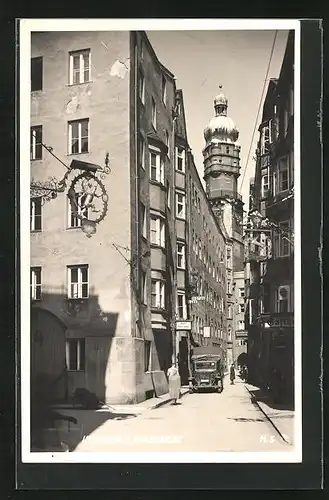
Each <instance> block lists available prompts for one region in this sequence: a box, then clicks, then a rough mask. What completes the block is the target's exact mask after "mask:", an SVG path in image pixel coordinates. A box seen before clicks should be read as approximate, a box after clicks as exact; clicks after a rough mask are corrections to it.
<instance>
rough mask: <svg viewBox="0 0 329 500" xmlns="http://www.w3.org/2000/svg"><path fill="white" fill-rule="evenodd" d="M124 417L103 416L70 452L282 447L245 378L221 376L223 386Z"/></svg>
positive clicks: (263, 449)
mask: <svg viewBox="0 0 329 500" xmlns="http://www.w3.org/2000/svg"><path fill="white" fill-rule="evenodd" d="M128 412H129V407H128V408H127V418H124V415H122V418H110V417H109V418H106V416H105V413H103V415H102V416H103V419H102V420H101V421H100V425H99V426H98V427H95V428H94V429H93V430H92V431H91V432H90V433H89V434H88V435H87V436H86V437H85V439H83V440H82V441H80V443H79V444H78V445H77V446H76V447H75V449H74V450H73V452H93V451H94V452H95V451H97V452H164V451H166V452H224V451H231V452H266V451H267V452H284V451H291V446H290V445H289V444H287V443H286V442H284V440H283V439H282V437H281V436H280V434H279V433H278V432H276V430H275V428H274V427H273V425H272V424H271V423H270V421H269V420H268V419H267V418H266V416H265V415H264V414H263V413H262V411H261V410H260V409H259V407H258V406H257V405H254V404H253V403H252V401H251V396H250V393H249V391H248V390H247V388H246V387H245V384H244V383H243V382H242V381H241V380H240V379H239V378H238V379H237V380H236V383H235V384H234V385H230V383H229V381H228V380H227V378H226V380H225V384H224V391H223V392H222V393H221V394H218V393H195V394H186V395H185V396H183V397H182V398H181V399H180V401H179V404H177V405H171V404H169V403H168V404H165V405H162V406H161V407H158V408H156V409H150V410H146V411H144V412H142V413H140V414H135V415H133V414H130V415H128Z"/></svg>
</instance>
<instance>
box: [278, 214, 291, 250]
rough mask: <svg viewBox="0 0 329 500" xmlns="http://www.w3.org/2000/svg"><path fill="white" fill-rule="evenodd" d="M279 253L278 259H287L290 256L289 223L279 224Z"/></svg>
mask: <svg viewBox="0 0 329 500" xmlns="http://www.w3.org/2000/svg"><path fill="white" fill-rule="evenodd" d="M279 228H280V229H279V245H278V246H279V248H278V250H279V252H278V257H289V255H290V241H289V236H290V223H289V221H284V222H280V223H279Z"/></svg>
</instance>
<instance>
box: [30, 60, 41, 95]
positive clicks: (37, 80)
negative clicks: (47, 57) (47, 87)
mask: <svg viewBox="0 0 329 500" xmlns="http://www.w3.org/2000/svg"><path fill="white" fill-rule="evenodd" d="M42 79H43V59H42V57H32V59H31V91H32V92H34V91H35V90H42Z"/></svg>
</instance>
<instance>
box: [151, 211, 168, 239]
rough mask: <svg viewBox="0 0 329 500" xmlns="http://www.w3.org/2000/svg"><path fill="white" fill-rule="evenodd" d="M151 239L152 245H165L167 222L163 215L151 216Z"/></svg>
mask: <svg viewBox="0 0 329 500" xmlns="http://www.w3.org/2000/svg"><path fill="white" fill-rule="evenodd" d="M150 240H151V244H152V245H158V246H160V247H164V246H165V223H164V220H163V219H162V218H161V217H158V216H157V215H151V217H150Z"/></svg>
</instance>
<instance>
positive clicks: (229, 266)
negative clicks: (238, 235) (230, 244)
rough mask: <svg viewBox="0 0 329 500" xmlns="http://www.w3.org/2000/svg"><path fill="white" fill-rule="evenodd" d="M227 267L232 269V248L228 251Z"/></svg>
mask: <svg viewBox="0 0 329 500" xmlns="http://www.w3.org/2000/svg"><path fill="white" fill-rule="evenodd" d="M226 265H227V267H228V268H230V269H232V251H231V248H227V249H226Z"/></svg>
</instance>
